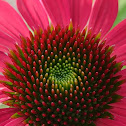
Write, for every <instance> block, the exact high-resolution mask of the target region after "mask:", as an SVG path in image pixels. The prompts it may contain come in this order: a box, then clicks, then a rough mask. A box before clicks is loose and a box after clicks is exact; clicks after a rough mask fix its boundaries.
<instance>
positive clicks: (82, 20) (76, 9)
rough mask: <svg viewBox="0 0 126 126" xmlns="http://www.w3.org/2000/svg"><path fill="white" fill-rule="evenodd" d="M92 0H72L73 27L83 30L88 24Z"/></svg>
mask: <svg viewBox="0 0 126 126" xmlns="http://www.w3.org/2000/svg"><path fill="white" fill-rule="evenodd" d="M91 7H92V0H70V12H71V19H72V23H73V26H74V27H75V28H78V27H79V28H80V30H82V29H83V28H84V26H85V25H86V24H87V21H88V18H89V15H90V12H91Z"/></svg>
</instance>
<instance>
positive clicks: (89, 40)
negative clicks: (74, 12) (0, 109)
mask: <svg viewBox="0 0 126 126" xmlns="http://www.w3.org/2000/svg"><path fill="white" fill-rule="evenodd" d="M99 41H100V39H99V35H97V36H92V35H91V34H90V32H87V31H86V30H84V31H83V32H80V31H76V32H75V30H74V29H73V28H70V29H69V28H68V27H66V28H65V29H64V28H63V29H61V28H60V27H59V26H57V27H56V28H55V29H53V30H51V29H50V28H49V29H48V30H47V31H46V30H45V31H44V32H43V33H42V30H41V29H40V30H39V31H35V32H34V35H33V34H31V35H30V38H27V39H25V38H22V44H21V47H20V46H18V45H16V50H13V51H11V53H10V58H11V60H12V64H9V63H6V68H5V72H4V75H5V77H6V78H7V79H8V82H3V84H4V85H5V86H6V87H8V88H9V89H10V90H11V91H12V92H5V93H6V94H7V95H9V96H10V97H11V99H10V100H8V101H6V102H5V104H7V105H9V106H11V107H18V108H19V110H20V112H19V113H17V114H18V115H20V116H22V115H25V116H26V117H27V119H26V121H25V122H26V123H28V124H30V125H31V126H32V125H36V126H41V125H43V126H44V125H52V126H58V125H60V126H62V125H69V126H74V125H75V126H78V125H85V126H87V125H93V124H94V121H95V120H96V119H97V118H102V117H106V116H109V117H112V116H111V114H110V113H108V112H106V111H105V110H106V109H109V108H110V106H109V105H108V104H109V103H112V102H115V101H116V100H117V99H118V98H120V97H119V96H117V95H116V94H115V91H116V90H117V89H118V86H119V85H120V84H121V83H122V81H119V76H118V77H116V76H114V75H115V74H116V73H117V72H118V71H119V70H121V65H120V63H116V61H115V56H114V57H111V56H110V55H111V52H112V47H109V46H104V43H105V42H100V43H99Z"/></svg>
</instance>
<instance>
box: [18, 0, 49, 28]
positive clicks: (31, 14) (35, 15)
mask: <svg viewBox="0 0 126 126" xmlns="http://www.w3.org/2000/svg"><path fill="white" fill-rule="evenodd" d="M17 6H18V9H19V11H20V13H21V14H22V16H23V17H24V19H25V20H26V22H27V23H28V25H29V26H30V27H31V28H32V29H38V27H41V28H42V29H45V28H47V26H48V25H49V22H48V18H47V15H46V12H45V9H44V7H43V5H42V4H41V3H40V0H17Z"/></svg>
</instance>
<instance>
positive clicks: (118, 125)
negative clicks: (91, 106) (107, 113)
mask: <svg viewBox="0 0 126 126" xmlns="http://www.w3.org/2000/svg"><path fill="white" fill-rule="evenodd" d="M98 123H101V124H103V125H96V126H125V124H123V123H122V122H120V121H117V120H112V119H106V118H105V119H98V120H97V123H96V124H98Z"/></svg>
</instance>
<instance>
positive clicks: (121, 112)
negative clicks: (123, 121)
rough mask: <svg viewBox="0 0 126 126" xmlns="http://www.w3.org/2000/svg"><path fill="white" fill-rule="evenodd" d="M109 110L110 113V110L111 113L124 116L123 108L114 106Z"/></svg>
mask: <svg viewBox="0 0 126 126" xmlns="http://www.w3.org/2000/svg"><path fill="white" fill-rule="evenodd" d="M109 112H110V113H111V112H112V113H115V114H117V115H120V116H123V117H126V109H123V108H117V107H114V108H113V109H110V110H109Z"/></svg>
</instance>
